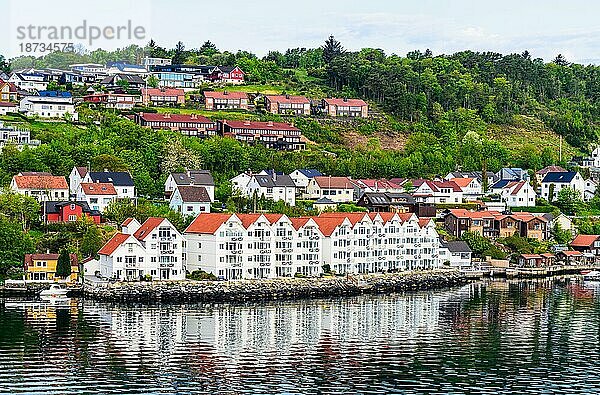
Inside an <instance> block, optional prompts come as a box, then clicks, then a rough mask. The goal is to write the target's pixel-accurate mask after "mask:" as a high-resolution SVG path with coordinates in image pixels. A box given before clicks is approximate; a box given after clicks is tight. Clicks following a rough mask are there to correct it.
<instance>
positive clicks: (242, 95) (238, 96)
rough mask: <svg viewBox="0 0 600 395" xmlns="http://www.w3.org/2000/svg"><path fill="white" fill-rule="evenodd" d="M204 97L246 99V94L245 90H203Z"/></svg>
mask: <svg viewBox="0 0 600 395" xmlns="http://www.w3.org/2000/svg"><path fill="white" fill-rule="evenodd" d="M204 97H210V98H213V99H231V100H241V99H246V100H247V99H248V94H247V93H246V92H228V91H223V92H221V91H204Z"/></svg>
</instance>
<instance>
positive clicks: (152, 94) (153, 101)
mask: <svg viewBox="0 0 600 395" xmlns="http://www.w3.org/2000/svg"><path fill="white" fill-rule="evenodd" d="M142 104H144V105H145V106H150V105H151V106H182V105H184V104H185V92H184V90H183V89H176V88H142Z"/></svg>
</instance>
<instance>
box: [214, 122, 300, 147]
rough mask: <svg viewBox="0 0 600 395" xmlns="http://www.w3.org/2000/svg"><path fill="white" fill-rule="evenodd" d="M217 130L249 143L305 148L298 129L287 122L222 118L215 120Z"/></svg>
mask: <svg viewBox="0 0 600 395" xmlns="http://www.w3.org/2000/svg"><path fill="white" fill-rule="evenodd" d="M217 130H218V132H219V133H220V134H222V135H223V136H225V137H231V138H234V139H236V140H238V141H241V142H244V143H247V144H250V145H253V144H257V143H258V144H262V145H264V146H265V147H267V148H273V149H277V150H281V151H299V150H303V149H305V148H306V143H305V142H304V141H302V133H301V132H300V129H298V128H297V127H295V126H294V125H290V124H288V123H283V122H273V121H267V122H260V121H235V120H223V121H218V122H217Z"/></svg>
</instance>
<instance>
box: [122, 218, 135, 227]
mask: <svg viewBox="0 0 600 395" xmlns="http://www.w3.org/2000/svg"><path fill="white" fill-rule="evenodd" d="M132 221H133V218H131V217H129V218H127V219H126V220H125V221H123V223H122V224H121V226H122V227H123V226H127V225H129V224H130V223H131V222H132Z"/></svg>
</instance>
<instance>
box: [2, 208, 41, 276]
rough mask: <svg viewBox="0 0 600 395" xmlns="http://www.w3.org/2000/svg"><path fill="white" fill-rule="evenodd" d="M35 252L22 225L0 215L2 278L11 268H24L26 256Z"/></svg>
mask: <svg viewBox="0 0 600 395" xmlns="http://www.w3.org/2000/svg"><path fill="white" fill-rule="evenodd" d="M34 251H35V249H34V246H33V241H32V240H31V237H30V236H29V235H28V234H27V233H24V232H23V230H22V227H21V224H19V223H18V222H14V221H10V220H8V219H7V218H5V217H4V216H1V215H0V277H4V276H6V273H7V271H8V269H10V268H19V267H23V261H24V259H25V254H30V253H33V252H34Z"/></svg>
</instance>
